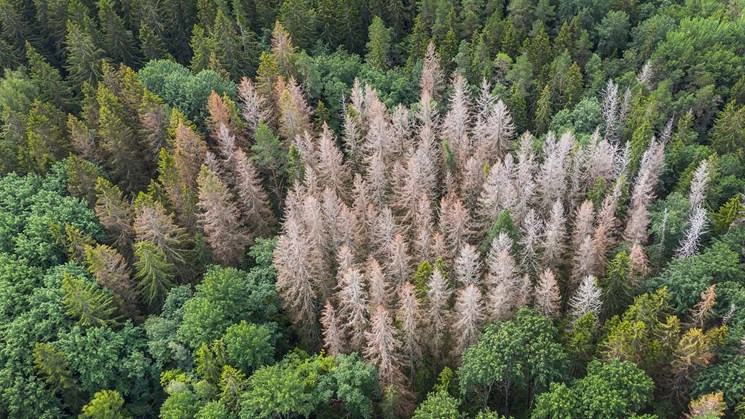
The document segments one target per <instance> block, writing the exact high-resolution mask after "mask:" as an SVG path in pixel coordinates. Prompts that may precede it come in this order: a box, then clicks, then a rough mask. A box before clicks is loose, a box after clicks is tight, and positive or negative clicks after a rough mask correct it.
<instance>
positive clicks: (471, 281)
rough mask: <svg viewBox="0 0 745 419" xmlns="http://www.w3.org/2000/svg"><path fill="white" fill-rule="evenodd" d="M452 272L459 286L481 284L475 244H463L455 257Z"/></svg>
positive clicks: (479, 265)
mask: <svg viewBox="0 0 745 419" xmlns="http://www.w3.org/2000/svg"><path fill="white" fill-rule="evenodd" d="M454 274H455V280H456V281H457V282H458V284H459V285H460V286H461V287H466V286H468V285H476V286H478V285H480V284H481V263H480V261H479V253H478V252H477V251H476V247H475V246H473V245H470V244H465V245H463V247H461V249H460V253H459V254H458V257H457V258H455V266H454Z"/></svg>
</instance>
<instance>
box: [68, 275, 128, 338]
mask: <svg viewBox="0 0 745 419" xmlns="http://www.w3.org/2000/svg"><path fill="white" fill-rule="evenodd" d="M62 292H63V293H64V297H63V298H62V304H63V305H64V306H65V310H66V311H65V314H67V315H68V316H70V317H74V318H76V319H77V320H78V323H80V325H81V326H83V327H89V326H94V327H97V326H106V325H112V324H114V323H115V322H116V320H115V315H114V314H115V311H116V308H115V307H114V302H113V300H112V298H111V296H110V295H109V294H107V293H106V292H105V291H103V290H101V289H98V288H96V286H95V285H93V284H87V283H85V282H83V281H82V280H80V279H78V278H75V277H74V276H72V275H70V274H68V273H65V274H64V276H63V278H62Z"/></svg>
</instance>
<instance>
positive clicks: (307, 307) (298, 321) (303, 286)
mask: <svg viewBox="0 0 745 419" xmlns="http://www.w3.org/2000/svg"><path fill="white" fill-rule="evenodd" d="M310 246H311V244H310V243H309V239H308V236H307V235H306V234H305V231H304V229H303V228H302V225H301V223H300V222H299V221H298V220H297V219H296V218H295V217H294V216H292V215H288V217H287V219H286V220H285V222H284V224H283V226H282V235H280V236H279V240H278V241H277V247H276V250H275V251H274V265H275V266H276V267H277V292H278V294H279V295H280V296H282V297H283V298H282V301H283V304H284V305H285V309H286V310H287V312H288V314H289V315H290V318H291V319H292V321H293V323H294V325H295V327H296V330H297V331H298V332H299V333H300V335H301V336H302V337H303V339H304V340H305V341H306V342H310V343H313V342H315V340H316V339H317V334H316V333H317V332H316V325H315V322H316V308H315V304H316V301H315V300H316V292H315V290H314V289H313V283H314V281H315V278H314V277H315V275H314V274H315V271H314V266H313V261H311V260H310V259H309V256H310V255H307V254H306V253H308V249H309V248H310Z"/></svg>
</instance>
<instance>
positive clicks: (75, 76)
mask: <svg viewBox="0 0 745 419" xmlns="http://www.w3.org/2000/svg"><path fill="white" fill-rule="evenodd" d="M65 44H66V49H67V66H66V67H65V68H66V69H67V71H68V73H69V74H70V75H69V76H68V79H69V80H70V81H71V82H72V84H73V86H74V87H75V88H76V89H81V88H82V87H83V83H85V82H88V83H94V82H95V81H96V80H98V79H100V78H101V75H102V72H101V60H102V59H103V58H104V51H103V50H101V49H100V48H98V47H97V46H96V44H95V42H94V41H93V37H92V36H91V35H90V34H89V33H87V32H86V30H85V29H84V28H81V27H80V25H78V24H77V23H75V22H73V21H71V20H69V21H67V35H66V37H65Z"/></svg>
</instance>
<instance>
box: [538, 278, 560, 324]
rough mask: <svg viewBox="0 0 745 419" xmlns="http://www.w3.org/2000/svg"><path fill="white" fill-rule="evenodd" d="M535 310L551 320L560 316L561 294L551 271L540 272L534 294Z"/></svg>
mask: <svg viewBox="0 0 745 419" xmlns="http://www.w3.org/2000/svg"><path fill="white" fill-rule="evenodd" d="M534 303H535V308H536V310H538V312H539V313H541V314H543V315H544V316H546V317H551V318H553V319H556V318H558V317H559V316H560V315H561V292H560V291H559V283H558V282H557V281H556V275H554V272H553V271H552V270H551V269H546V270H545V271H543V272H541V274H540V276H539V277H538V284H537V286H536V288H535V292H534Z"/></svg>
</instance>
